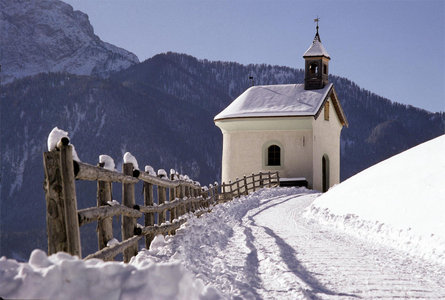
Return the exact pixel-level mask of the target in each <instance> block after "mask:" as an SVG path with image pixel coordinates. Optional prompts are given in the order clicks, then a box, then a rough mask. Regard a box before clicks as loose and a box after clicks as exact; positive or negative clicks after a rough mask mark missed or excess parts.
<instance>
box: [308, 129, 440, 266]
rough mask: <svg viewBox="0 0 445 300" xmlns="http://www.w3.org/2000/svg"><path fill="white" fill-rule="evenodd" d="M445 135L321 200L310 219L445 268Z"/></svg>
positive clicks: (368, 171) (362, 174) (370, 170)
mask: <svg viewBox="0 0 445 300" xmlns="http://www.w3.org/2000/svg"><path fill="white" fill-rule="evenodd" d="M444 150H445V135H442V136H440V137H438V138H435V139H433V140H431V141H428V142H425V143H423V144H421V145H419V146H416V147H414V148H412V149H410V150H407V151H405V152H402V153H400V154H399V155H396V156H394V157H392V158H389V159H387V160H385V161H383V162H381V163H379V164H377V165H374V166H372V167H370V168H368V169H366V170H364V171H362V172H360V173H359V174H357V175H355V176H353V177H351V178H349V179H348V180H346V181H345V182H343V183H341V184H340V185H337V186H335V187H333V188H332V189H330V190H329V191H328V192H327V193H325V194H324V195H322V196H321V197H319V198H317V199H316V201H315V202H314V203H313V205H312V207H311V210H310V211H309V212H308V214H307V215H308V216H309V217H315V218H316V219H317V220H319V221H321V222H323V223H327V224H330V225H334V226H336V227H337V228H339V229H342V230H346V231H347V232H349V233H353V234H356V235H361V236H364V237H366V238H368V239H372V240H376V241H379V242H382V243H386V244H388V245H390V246H395V247H397V248H401V249H403V250H405V251H408V252H410V253H412V254H415V255H420V256H422V257H425V258H430V259H433V260H436V261H440V262H442V263H444V264H445V184H444V183H445V181H444V174H445V156H444Z"/></svg>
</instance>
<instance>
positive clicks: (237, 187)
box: [236, 177, 240, 198]
mask: <svg viewBox="0 0 445 300" xmlns="http://www.w3.org/2000/svg"><path fill="white" fill-rule="evenodd" d="M236 195H237V197H238V198H239V196H240V192H239V178H238V177H236Z"/></svg>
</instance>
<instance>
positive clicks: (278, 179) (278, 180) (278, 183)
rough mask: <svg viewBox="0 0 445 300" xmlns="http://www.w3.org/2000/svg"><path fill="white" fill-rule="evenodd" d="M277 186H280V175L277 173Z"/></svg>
mask: <svg viewBox="0 0 445 300" xmlns="http://www.w3.org/2000/svg"><path fill="white" fill-rule="evenodd" d="M277 185H278V186H280V174H279V173H278V171H277Z"/></svg>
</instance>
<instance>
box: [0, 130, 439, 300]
mask: <svg viewBox="0 0 445 300" xmlns="http://www.w3.org/2000/svg"><path fill="white" fill-rule="evenodd" d="M444 141H445V139H444V137H440V138H438V139H435V140H433V141H431V142H428V143H426V144H424V145H421V146H418V147H416V148H414V149H412V150H410V151H408V152H405V153H402V154H400V155H399V156H396V157H394V158H393V159H390V160H387V161H385V162H382V163H381V164H379V165H376V166H375V167H373V168H370V169H368V170H367V171H364V172H362V173H361V174H358V175H356V176H355V177H353V178H351V179H350V180H348V181H345V182H344V183H342V184H341V185H339V186H337V187H335V188H333V189H332V190H330V191H329V192H328V193H326V194H324V195H322V196H320V194H318V193H316V192H314V191H310V190H307V189H304V188H300V189H297V188H277V189H263V190H260V191H257V192H255V193H253V194H251V195H249V196H247V197H241V198H240V199H235V200H233V201H232V202H230V203H226V204H221V205H218V206H217V207H214V209H213V211H212V213H208V214H205V215H203V216H201V217H200V218H191V219H190V220H189V221H188V222H187V223H185V224H184V225H183V226H182V227H181V228H180V229H179V230H178V231H177V234H176V235H175V236H173V237H166V238H164V237H162V236H158V237H156V238H155V240H154V241H153V243H152V246H151V248H150V249H149V250H142V251H140V252H139V254H138V255H137V256H136V257H134V258H133V259H132V261H131V262H130V263H129V264H127V265H125V264H123V263H118V262H102V261H100V260H90V261H85V262H84V261H82V260H79V259H77V258H74V257H71V256H69V255H67V254H63V253H59V254H56V255H52V256H50V257H47V256H46V254H45V253H44V252H42V251H40V250H35V251H34V252H33V253H32V255H31V257H30V260H29V262H28V263H18V262H16V261H15V260H8V259H6V258H4V257H3V258H1V259H0V296H1V297H4V298H28V299H29V298H50V299H355V298H363V299H376V298H383V299H393V298H421V299H445V280H443V278H445V263H444V262H443V251H442V250H443V248H441V247H442V246H443V242H444V238H443V235H444V232H443V230H442V231H440V230H439V228H444V227H443V220H442V218H440V216H443V211H444V209H443V208H444V204H443V202H444V201H443V197H444V192H443V187H442V186H441V185H440V180H439V179H437V177H438V176H439V175H440V174H443V168H444V163H443V162H444V160H443V158H440V157H438V156H439V155H438V153H439V152H440V150H441V149H442V150H443V149H445V147H444V146H445V145H444ZM418 164H419V165H418ZM410 165H413V168H414V169H415V170H416V172H415V174H416V176H413V175H409V174H410V170H409V169H410V167H409V166H410ZM374 173H375V174H378V176H377V175H375V176H376V177H378V180H379V181H378V182H379V183H380V184H376V185H375V187H374V188H371V187H369V185H370V184H371V182H373V180H377V178H376V177H373V176H371V175H372V174H374ZM394 174H397V176H396V175H394ZM412 177H415V178H414V179H413V178H412ZM410 178H411V179H412V180H415V182H411V181H409V180H410ZM439 178H440V177H439ZM370 180H371V181H370ZM401 182H406V184H408V185H409V186H408V187H407V186H405V185H404V184H402V183H401ZM414 183H415V184H414ZM372 184H374V183H372ZM360 191H361V192H360ZM329 197H330V198H329ZM327 199H329V201H328V200H327ZM382 199H383V200H382ZM371 200H373V201H371ZM357 202H360V205H356V204H357ZM441 212H442V214H441ZM425 215H426V216H427V217H425ZM403 226H408V228H411V229H410V230H408V229H407V228H405V229H403V228H402V227H403ZM441 226H442V227H441ZM400 228H402V229H400ZM396 232H398V233H399V234H395V233H396ZM349 233H352V234H349ZM428 243H430V244H428ZM401 245H403V246H401ZM441 249H442V250H441ZM441 251H442V252H441ZM419 256H422V257H423V258H422V257H419Z"/></svg>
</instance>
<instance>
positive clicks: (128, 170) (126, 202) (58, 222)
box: [43, 137, 279, 262]
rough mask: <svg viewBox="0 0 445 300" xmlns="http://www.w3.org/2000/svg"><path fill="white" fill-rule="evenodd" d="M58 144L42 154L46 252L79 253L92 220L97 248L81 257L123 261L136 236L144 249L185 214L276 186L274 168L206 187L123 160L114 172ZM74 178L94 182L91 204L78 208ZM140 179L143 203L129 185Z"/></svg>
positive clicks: (171, 229) (132, 249) (63, 141)
mask: <svg viewBox="0 0 445 300" xmlns="http://www.w3.org/2000/svg"><path fill="white" fill-rule="evenodd" d="M57 145H58V146H57V147H56V148H54V149H53V150H51V151H49V152H45V153H44V154H43V161H44V169H45V183H44V189H45V198H46V211H47V213H46V220H47V233H48V254H53V253H56V252H59V251H64V252H68V253H70V254H72V255H77V256H79V257H82V253H81V244H80V230H79V227H80V226H82V225H85V224H88V223H91V222H97V238H98V246H99V251H97V252H95V253H93V254H90V255H88V256H86V257H85V259H90V258H101V259H104V260H113V259H114V257H115V256H116V255H118V254H120V253H123V258H124V261H125V262H128V261H130V259H131V257H132V256H134V255H136V254H137V252H138V241H139V240H140V239H142V238H143V237H145V245H146V247H147V249H148V248H149V246H150V243H151V241H152V240H153V238H154V237H155V236H156V235H157V234H163V235H166V234H174V232H175V230H176V229H178V228H179V227H180V226H181V225H182V224H183V223H185V221H186V220H187V217H189V215H188V214H195V215H201V214H203V213H205V212H207V211H210V210H211V207H212V206H213V205H216V204H218V203H222V202H226V201H230V200H232V199H233V198H235V197H239V196H241V195H247V194H248V193H249V192H250V191H255V190H256V189H259V188H262V187H275V186H278V185H279V177H278V172H274V173H271V172H268V173H261V172H260V173H259V174H252V175H251V176H244V177H243V178H242V179H237V180H236V181H235V182H229V183H228V184H226V183H223V184H222V185H221V189H219V185H218V183H217V182H215V185H210V186H209V188H207V187H201V186H200V185H199V183H196V182H193V181H191V180H190V179H188V177H186V176H182V175H181V176H178V174H177V173H176V172H174V170H172V171H173V172H172V171H171V174H170V178H167V176H166V174H162V172H161V173H160V172H158V173H160V174H159V175H158V176H156V175H153V174H150V173H147V172H142V171H139V170H135V169H134V168H133V164H132V163H124V164H123V167H122V169H123V172H122V173H119V172H117V171H111V170H107V169H104V168H103V164H102V165H101V164H99V165H98V166H93V165H89V164H86V163H82V162H77V161H73V155H72V152H73V147H72V146H71V145H70V144H69V139H68V138H66V137H65V138H62V139H61V140H60V142H59V143H58V144H57ZM75 180H87V181H97V206H96V207H90V208H85V209H80V210H78V209H77V199H76V187H75ZM139 181H142V182H143V194H144V205H143V206H139V205H136V204H135V192H134V185H135V184H136V183H138V182H139ZM113 182H119V183H121V184H122V205H120V204H115V203H113V200H112V196H111V190H112V189H111V188H112V186H111V185H112V183H113ZM154 186H156V187H157V200H158V201H157V202H158V203H154V195H153V190H154ZM167 192H168V196H169V197H168V199H169V201H167ZM167 211H169V217H170V219H169V220H167ZM155 215H157V224H155ZM113 216H121V217H122V226H121V230H122V242H120V243H116V244H114V245H108V246H107V243H108V242H109V241H110V240H112V239H113V228H112V217H113ZM140 217H144V220H145V223H144V225H145V226H140V225H139V224H137V222H136V221H137V219H138V218H140Z"/></svg>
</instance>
